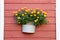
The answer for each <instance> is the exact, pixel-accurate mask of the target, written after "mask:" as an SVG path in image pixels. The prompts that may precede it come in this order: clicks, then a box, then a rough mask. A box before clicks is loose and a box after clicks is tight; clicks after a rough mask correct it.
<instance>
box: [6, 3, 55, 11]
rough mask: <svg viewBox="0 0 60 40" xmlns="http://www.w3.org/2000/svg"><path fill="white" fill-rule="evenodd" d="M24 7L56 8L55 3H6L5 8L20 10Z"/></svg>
mask: <svg viewBox="0 0 60 40" xmlns="http://www.w3.org/2000/svg"><path fill="white" fill-rule="evenodd" d="M22 7H27V8H32V9H34V8H39V9H42V10H55V4H5V10H19V9H20V8H22Z"/></svg>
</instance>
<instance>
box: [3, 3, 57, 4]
mask: <svg viewBox="0 0 60 40" xmlns="http://www.w3.org/2000/svg"><path fill="white" fill-rule="evenodd" d="M4 4H56V3H4Z"/></svg>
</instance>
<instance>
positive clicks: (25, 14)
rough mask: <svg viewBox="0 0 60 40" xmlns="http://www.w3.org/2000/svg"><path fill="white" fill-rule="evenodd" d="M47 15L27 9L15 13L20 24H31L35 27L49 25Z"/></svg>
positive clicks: (37, 10)
mask: <svg viewBox="0 0 60 40" xmlns="http://www.w3.org/2000/svg"><path fill="white" fill-rule="evenodd" d="M46 15H47V13H46V12H44V11H43V10H39V9H33V10H32V9H26V8H21V9H20V10H18V11H17V12H15V13H14V17H15V20H16V22H17V23H18V24H27V23H29V22H31V23H32V24H33V25H36V26H37V25H39V24H44V23H47V20H46Z"/></svg>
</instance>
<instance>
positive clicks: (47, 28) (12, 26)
mask: <svg viewBox="0 0 60 40" xmlns="http://www.w3.org/2000/svg"><path fill="white" fill-rule="evenodd" d="M4 27H5V28H4V29H5V30H11V31H13V30H15V31H21V30H22V26H21V25H18V24H5V26H4ZM55 27H56V25H55V24H46V25H39V26H37V27H36V30H37V31H52V30H54V31H55V29H56V28H55Z"/></svg>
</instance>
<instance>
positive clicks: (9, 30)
mask: <svg viewBox="0 0 60 40" xmlns="http://www.w3.org/2000/svg"><path fill="white" fill-rule="evenodd" d="M4 31H22V30H4ZM39 31H40V32H41V31H42V32H56V30H37V32H39Z"/></svg>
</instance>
